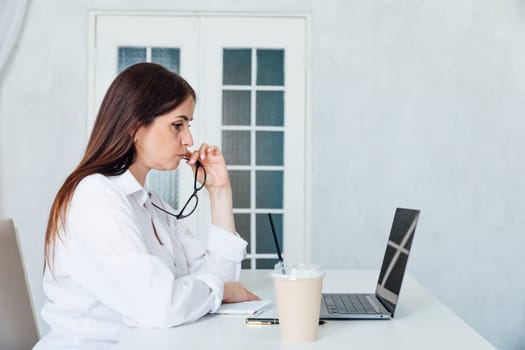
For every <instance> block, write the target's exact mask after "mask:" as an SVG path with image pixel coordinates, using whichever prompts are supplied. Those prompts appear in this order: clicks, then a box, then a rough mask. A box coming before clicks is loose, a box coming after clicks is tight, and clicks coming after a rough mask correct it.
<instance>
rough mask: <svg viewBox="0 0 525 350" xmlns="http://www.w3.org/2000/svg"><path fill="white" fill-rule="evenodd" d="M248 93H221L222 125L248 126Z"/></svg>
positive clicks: (249, 104)
mask: <svg viewBox="0 0 525 350" xmlns="http://www.w3.org/2000/svg"><path fill="white" fill-rule="evenodd" d="M250 102H251V101H250V91H232V90H224V91H223V92H222V124H223V125H250V108H251V103H250Z"/></svg>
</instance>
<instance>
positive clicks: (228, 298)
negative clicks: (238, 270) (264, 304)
mask: <svg viewBox="0 0 525 350" xmlns="http://www.w3.org/2000/svg"><path fill="white" fill-rule="evenodd" d="M251 300H261V298H259V297H258V296H257V295H255V294H253V293H252V292H250V291H249V290H248V289H246V288H244V287H243V286H242V284H240V283H239V282H224V295H223V297H222V301H223V302H224V303H239V302H241V301H251Z"/></svg>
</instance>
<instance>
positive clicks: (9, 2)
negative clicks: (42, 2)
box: [0, 0, 28, 75]
mask: <svg viewBox="0 0 525 350" xmlns="http://www.w3.org/2000/svg"><path fill="white" fill-rule="evenodd" d="M27 3H28V0H0V75H1V74H2V73H3V71H4V68H5V65H6V63H7V61H8V60H9V57H10V56H11V53H12V51H13V49H14V47H15V46H16V43H17V41H18V35H19V34H20V31H21V29H22V24H23V23H24V15H25V12H26V8H27Z"/></svg>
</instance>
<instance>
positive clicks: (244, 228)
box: [233, 214, 250, 251]
mask: <svg viewBox="0 0 525 350" xmlns="http://www.w3.org/2000/svg"><path fill="white" fill-rule="evenodd" d="M233 218H234V219H235V228H236V229H237V232H238V233H239V235H241V237H242V238H243V239H244V240H245V241H246V242H248V248H247V249H246V250H247V251H250V214H233Z"/></svg>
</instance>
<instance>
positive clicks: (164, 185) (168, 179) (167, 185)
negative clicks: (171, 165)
mask: <svg viewBox="0 0 525 350" xmlns="http://www.w3.org/2000/svg"><path fill="white" fill-rule="evenodd" d="M178 174H179V173H178V172H177V171H176V170H169V171H158V170H154V169H152V170H151V171H150V172H149V173H148V177H147V180H146V186H147V187H148V188H151V189H152V190H153V191H155V192H157V193H158V194H159V196H160V197H161V198H162V199H164V200H165V201H166V202H168V204H169V205H171V206H172V207H173V208H175V209H176V208H178V207H179V203H178V200H177V199H178V195H177V184H178V183H179V175H178ZM174 214H176V213H174Z"/></svg>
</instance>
